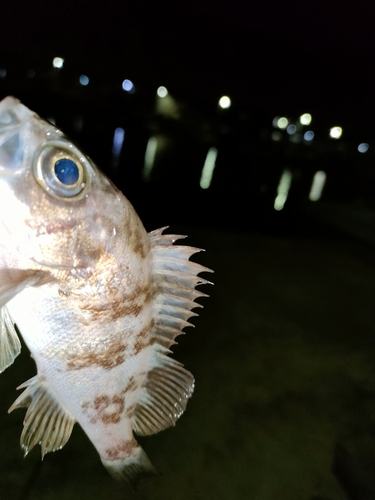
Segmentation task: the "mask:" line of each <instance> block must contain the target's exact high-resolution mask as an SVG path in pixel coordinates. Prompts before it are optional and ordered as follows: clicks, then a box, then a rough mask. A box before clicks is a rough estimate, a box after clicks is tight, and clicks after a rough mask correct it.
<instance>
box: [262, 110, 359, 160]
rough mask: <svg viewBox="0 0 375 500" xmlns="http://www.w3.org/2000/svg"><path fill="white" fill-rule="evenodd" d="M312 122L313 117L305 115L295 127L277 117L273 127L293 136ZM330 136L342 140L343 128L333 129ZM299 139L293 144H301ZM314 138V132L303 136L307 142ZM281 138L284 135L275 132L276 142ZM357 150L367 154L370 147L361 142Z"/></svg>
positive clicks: (309, 131)
mask: <svg viewBox="0 0 375 500" xmlns="http://www.w3.org/2000/svg"><path fill="white" fill-rule="evenodd" d="M311 121H312V116H311V115H310V113H304V114H303V115H301V116H300V117H299V119H298V122H297V125H295V124H294V123H289V120H288V118H286V117H285V116H276V117H275V118H274V119H273V121H272V125H273V126H274V127H275V128H278V129H280V130H286V132H287V134H289V135H290V136H293V135H294V134H295V133H296V132H298V131H299V129H301V126H306V125H310V123H311ZM329 136H330V137H331V139H340V137H341V136H342V127H338V126H335V127H331V128H330V130H329ZM299 137H300V136H297V137H296V138H295V139H294V141H293V142H300V141H299V140H298V139H299ZM314 137H315V134H314V132H313V131H312V130H308V131H306V132H305V133H304V134H303V138H304V140H305V141H306V142H310V141H312V140H313V139H314ZM281 138H282V135H281V134H280V132H273V134H272V139H273V140H274V141H279V140H281ZM357 149H358V151H359V152H360V153H366V152H367V151H368V149H369V145H368V144H367V143H366V142H361V144H359V146H358V148H357Z"/></svg>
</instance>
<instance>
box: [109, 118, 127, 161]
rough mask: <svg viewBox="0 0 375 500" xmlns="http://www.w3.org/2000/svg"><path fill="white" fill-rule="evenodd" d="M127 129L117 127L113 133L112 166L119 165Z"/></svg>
mask: <svg viewBox="0 0 375 500" xmlns="http://www.w3.org/2000/svg"><path fill="white" fill-rule="evenodd" d="M124 139H125V130H124V129H123V128H121V127H117V128H116V130H115V133H114V135H113V144H112V166H113V167H118V164H119V159H120V154H121V149H122V145H123V144H124Z"/></svg>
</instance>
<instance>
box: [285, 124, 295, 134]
mask: <svg viewBox="0 0 375 500" xmlns="http://www.w3.org/2000/svg"><path fill="white" fill-rule="evenodd" d="M296 130H297V127H296V126H295V125H288V126H287V128H286V131H287V133H288V134H289V135H293V134H295V133H296Z"/></svg>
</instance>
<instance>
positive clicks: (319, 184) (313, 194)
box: [309, 170, 327, 201]
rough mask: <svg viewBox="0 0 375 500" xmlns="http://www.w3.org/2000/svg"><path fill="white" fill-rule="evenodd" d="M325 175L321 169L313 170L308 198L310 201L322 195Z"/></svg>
mask: <svg viewBox="0 0 375 500" xmlns="http://www.w3.org/2000/svg"><path fill="white" fill-rule="evenodd" d="M326 178H327V175H326V173H325V172H323V170H319V171H318V172H315V175H314V178H313V181H312V184H311V189H310V194H309V200H311V201H317V200H319V198H320V197H321V196H322V191H323V187H324V184H325V182H326Z"/></svg>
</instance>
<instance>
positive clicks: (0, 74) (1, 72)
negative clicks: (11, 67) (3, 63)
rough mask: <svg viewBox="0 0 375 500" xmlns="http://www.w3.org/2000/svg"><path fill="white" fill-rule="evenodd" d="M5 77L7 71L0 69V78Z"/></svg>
mask: <svg viewBox="0 0 375 500" xmlns="http://www.w3.org/2000/svg"><path fill="white" fill-rule="evenodd" d="M6 76H7V70H6V69H5V68H0V78H5V77H6Z"/></svg>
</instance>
